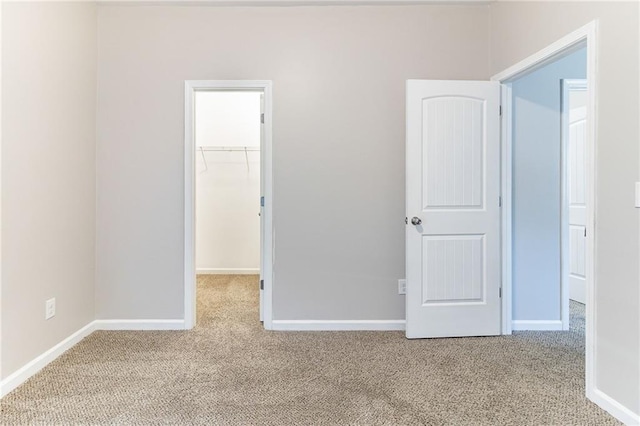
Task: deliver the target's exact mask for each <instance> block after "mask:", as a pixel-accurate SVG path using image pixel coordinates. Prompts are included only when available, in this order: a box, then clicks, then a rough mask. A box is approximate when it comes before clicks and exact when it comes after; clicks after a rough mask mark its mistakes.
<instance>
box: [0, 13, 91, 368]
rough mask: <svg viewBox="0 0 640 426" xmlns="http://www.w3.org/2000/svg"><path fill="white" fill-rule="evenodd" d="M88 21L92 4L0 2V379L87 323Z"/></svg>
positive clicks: (89, 43) (89, 127) (89, 217)
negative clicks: (52, 306)
mask: <svg viewBox="0 0 640 426" xmlns="http://www.w3.org/2000/svg"><path fill="white" fill-rule="evenodd" d="M95 22H96V6H95V5H93V4H86V3H85V4H81V3H75V4H45V3H5V4H4V5H3V11H2V365H1V366H0V368H1V369H2V374H1V376H2V378H5V377H7V376H8V375H10V374H11V373H13V372H14V371H15V370H17V369H18V368H20V367H22V366H23V365H24V364H26V363H27V362H29V361H31V360H32V359H34V358H35V357H37V356H38V355H40V354H42V353H43V352H45V351H46V350H48V349H50V348H51V347H52V346H54V345H55V344H57V343H59V342H60V341H61V340H63V339H65V338H66V337H68V336H69V335H71V334H72V333H74V332H76V331H77V330H79V329H80V328H82V327H83V326H85V325H87V324H88V323H90V322H91V321H93V319H94V314H95V313H94V288H95V285H94V274H95V269H94V268H95V260H94V259H95V131H96V128H95V105H96V96H95V93H96V23H95ZM51 297H55V298H56V302H57V313H56V316H55V317H54V318H52V319H50V320H48V321H45V319H44V311H45V309H44V308H45V300H47V299H49V298H51Z"/></svg>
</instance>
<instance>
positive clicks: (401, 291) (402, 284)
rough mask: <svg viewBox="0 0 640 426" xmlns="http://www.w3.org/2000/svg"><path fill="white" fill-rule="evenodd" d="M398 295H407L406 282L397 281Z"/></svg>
mask: <svg viewBox="0 0 640 426" xmlns="http://www.w3.org/2000/svg"><path fill="white" fill-rule="evenodd" d="M398 294H407V280H398Z"/></svg>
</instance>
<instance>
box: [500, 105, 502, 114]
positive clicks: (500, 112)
mask: <svg viewBox="0 0 640 426" xmlns="http://www.w3.org/2000/svg"><path fill="white" fill-rule="evenodd" d="M500 115H502V105H500Z"/></svg>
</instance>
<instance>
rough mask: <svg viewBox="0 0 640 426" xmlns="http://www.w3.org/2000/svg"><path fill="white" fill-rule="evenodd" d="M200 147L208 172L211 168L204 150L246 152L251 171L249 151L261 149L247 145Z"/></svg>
mask: <svg viewBox="0 0 640 426" xmlns="http://www.w3.org/2000/svg"><path fill="white" fill-rule="evenodd" d="M198 148H200V154H202V161H204V171H205V172H206V171H207V170H209V165H208V164H207V159H206V157H205V156H204V152H205V151H207V152H209V151H220V152H224V151H227V152H229V151H239V152H244V158H245V160H246V161H247V171H249V154H248V152H249V151H260V148H249V147H247V146H233V147H231V146H209V147H205V146H199V147H198Z"/></svg>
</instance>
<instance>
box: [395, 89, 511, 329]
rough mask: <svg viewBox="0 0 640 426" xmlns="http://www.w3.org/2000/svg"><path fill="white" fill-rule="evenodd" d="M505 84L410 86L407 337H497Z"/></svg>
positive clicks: (498, 322)
mask: <svg viewBox="0 0 640 426" xmlns="http://www.w3.org/2000/svg"><path fill="white" fill-rule="evenodd" d="M499 108H500V85H499V83H498V82H487V81H429V80H408V81H407V146H406V155H407V165H406V167H407V176H406V186H407V194H406V197H407V198H406V202H407V219H408V223H407V226H406V263H407V264H406V273H407V293H406V320H407V324H406V327H407V329H406V333H407V337H408V338H424V337H453V336H486V335H498V334H500V315H501V300H500V282H501V258H500V112H499Z"/></svg>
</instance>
